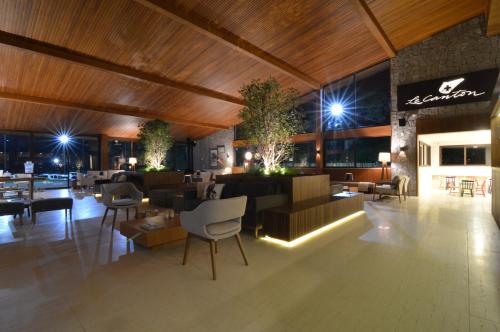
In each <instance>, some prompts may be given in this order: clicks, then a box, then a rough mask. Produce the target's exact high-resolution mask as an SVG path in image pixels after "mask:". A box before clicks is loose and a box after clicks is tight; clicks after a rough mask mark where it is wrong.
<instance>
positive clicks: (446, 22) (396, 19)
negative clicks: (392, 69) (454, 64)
mask: <svg viewBox="0 0 500 332" xmlns="http://www.w3.org/2000/svg"><path fill="white" fill-rule="evenodd" d="M487 2H488V0H460V1H456V0H398V1H394V0H372V1H369V2H368V5H369V6H370V9H371V10H372V12H373V14H374V15H375V17H376V18H377V20H378V21H379V23H380V25H381V26H382V28H383V29H384V31H385V33H386V34H387V35H388V37H389V39H390V40H391V42H392V43H393V45H394V47H395V48H396V49H401V48H404V47H406V46H409V45H412V44H415V43H418V42H419V41H422V40H424V39H426V38H428V37H430V36H432V35H433V34H435V33H437V32H439V31H442V30H444V29H447V28H449V27H451V26H453V25H455V24H458V23H460V22H463V21H466V20H467V19H470V18H472V17H475V16H478V15H480V14H482V13H483V12H484V11H485V10H486V5H487Z"/></svg>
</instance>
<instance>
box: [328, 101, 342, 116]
mask: <svg viewBox="0 0 500 332" xmlns="http://www.w3.org/2000/svg"><path fill="white" fill-rule="evenodd" d="M330 113H332V115H333V116H339V115H341V114H342V113H344V106H342V104H340V103H334V104H332V105H331V106H330Z"/></svg>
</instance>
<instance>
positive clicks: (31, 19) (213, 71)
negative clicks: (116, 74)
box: [0, 0, 309, 96]
mask: <svg viewBox="0 0 500 332" xmlns="http://www.w3.org/2000/svg"><path fill="white" fill-rule="evenodd" d="M0 9H2V10H1V11H0V30H4V31H7V32H10V33H14V34H19V35H23V36H26V37H29V38H33V39H36V40H40V41H44V42H48V43H50V44H54V45H58V46H62V47H66V48H68V49H71V50H75V51H78V52H81V53H83V54H88V55H92V56H95V57H98V58H102V59H104V60H107V61H111V62H114V63H117V64H121V65H126V66H130V67H133V68H136V69H140V70H143V71H147V72H152V73H156V74H159V75H162V76H165V77H168V78H170V79H174V80H178V81H182V82H187V83H191V84H196V85H200V86H203V87H207V88H209V89H212V90H216V91H219V92H224V93H227V94H232V95H234V96H238V90H239V88H240V87H241V86H242V85H243V84H244V83H246V82H249V81H250V80H251V79H254V78H266V77H267V76H269V75H273V76H275V77H277V78H278V79H279V80H280V82H282V83H283V84H284V85H285V86H295V87H297V88H298V89H299V90H301V92H306V91H308V89H309V88H308V87H306V86H305V85H304V84H299V83H297V82H296V81H294V80H293V79H291V78H289V77H287V76H285V75H283V74H281V73H279V72H278V71H276V70H272V69H269V68H268V67H266V66H265V65H262V64H260V63H258V62H256V61H254V60H252V59H249V58H248V57H245V56H241V54H239V53H238V52H235V51H234V50H231V49H230V48H228V47H226V46H224V45H222V44H220V43H217V42H215V41H213V40H210V39H208V38H206V37H205V36H204V35H202V34H199V33H197V32H195V31H193V30H192V29H190V28H188V27H185V26H183V25H182V24H179V23H176V22H174V21H172V20H169V19H167V18H164V17H162V16H161V15H158V14H157V13H155V12H154V11H152V10H150V9H148V8H145V7H144V6H142V5H140V4H137V3H135V2H134V1H129V0H114V1H100V0H65V1H44V0H33V1H10V0H1V1H0ZM54 22H59V23H58V24H54ZM221 59H223V61H221Z"/></svg>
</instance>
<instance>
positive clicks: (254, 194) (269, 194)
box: [173, 182, 288, 236]
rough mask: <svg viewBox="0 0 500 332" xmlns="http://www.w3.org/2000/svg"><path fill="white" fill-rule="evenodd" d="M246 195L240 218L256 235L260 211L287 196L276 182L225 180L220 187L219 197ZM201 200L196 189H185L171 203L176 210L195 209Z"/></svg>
mask: <svg viewBox="0 0 500 332" xmlns="http://www.w3.org/2000/svg"><path fill="white" fill-rule="evenodd" d="M243 195H244V196H247V206H246V209H245V215H244V216H243V219H242V224H243V228H244V229H249V230H252V231H254V232H255V236H258V232H259V230H260V229H261V228H262V218H261V217H262V211H264V210H266V209H270V208H273V207H278V206H281V205H285V204H286V203H287V201H288V196H287V195H286V194H283V193H282V191H281V185H280V184H279V183H278V182H227V183H225V184H224V188H223V189H222V193H221V199H225V198H231V197H238V196H243ZM201 202H202V201H201V200H199V199H197V198H196V191H187V192H184V193H183V195H178V196H176V197H174V201H173V205H174V209H175V210H177V211H190V210H193V209H195V208H196V207H197V206H198V205H199V204H200V203H201Z"/></svg>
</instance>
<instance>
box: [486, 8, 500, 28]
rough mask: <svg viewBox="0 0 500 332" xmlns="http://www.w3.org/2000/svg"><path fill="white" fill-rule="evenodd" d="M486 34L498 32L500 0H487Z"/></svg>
mask: <svg viewBox="0 0 500 332" xmlns="http://www.w3.org/2000/svg"><path fill="white" fill-rule="evenodd" d="M486 21H487V26H486V35H487V36H495V35H498V34H500V0H489V1H488V6H487V7H486Z"/></svg>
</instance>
